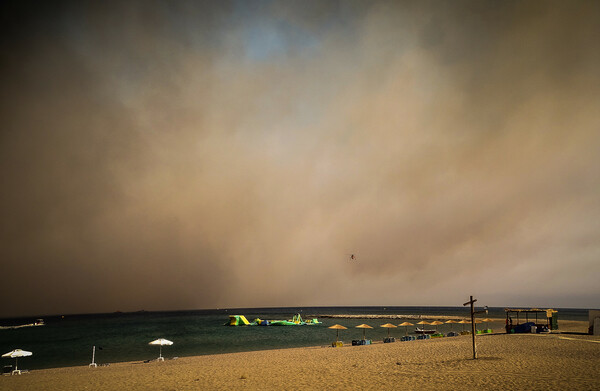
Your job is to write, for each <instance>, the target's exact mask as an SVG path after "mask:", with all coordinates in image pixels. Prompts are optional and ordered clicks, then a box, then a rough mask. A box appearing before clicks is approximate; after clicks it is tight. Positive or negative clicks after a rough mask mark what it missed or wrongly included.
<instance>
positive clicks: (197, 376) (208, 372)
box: [0, 322, 600, 391]
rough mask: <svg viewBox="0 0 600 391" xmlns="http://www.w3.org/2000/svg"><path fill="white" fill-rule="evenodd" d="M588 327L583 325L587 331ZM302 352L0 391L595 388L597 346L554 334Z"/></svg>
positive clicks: (133, 366) (188, 361)
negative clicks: (474, 343) (474, 351)
mask: <svg viewBox="0 0 600 391" xmlns="http://www.w3.org/2000/svg"><path fill="white" fill-rule="evenodd" d="M580 323H582V322H580ZM471 348H472V346H471V337H470V336H459V337H452V338H438V339H431V340H422V341H412V342H396V343H387V344H384V343H376V344H373V345H367V346H349V345H345V346H344V347H342V348H331V347H321V346H313V347H301V348H284V349H274V350H264V351H252V352H237V353H223V354H213V355H203V356H189V357H179V358H177V359H172V360H166V361H164V362H157V361H151V362H148V363H144V362H139V361H129V362H121V363H115V364H111V365H110V366H107V367H98V368H89V367H87V366H76V367H63V368H52V369H41V370H35V371H31V372H30V373H27V374H23V375H21V376H2V377H0V388H3V389H4V388H6V389H11V390H14V391H19V390H28V389H63V390H84V389H93V390H99V391H108V390H118V389H128V390H165V389H167V390H171V389H176V390H198V389H219V390H220V389H223V390H225V389H230V388H231V387H244V388H247V389H265V390H274V389H281V388H289V387H290V386H293V387H295V388H300V389H306V388H309V387H310V388H313V389H315V388H316V389H337V390H350V389H373V390H375V389H378V390H379V389H398V388H400V387H406V388H408V389H426V390H428V389H438V390H439V389H449V388H454V387H457V388H458V387H460V388H461V389H476V388H477V389H492V390H494V389H499V390H500V389H507V388H509V389H534V390H535V389H539V390H542V389H561V388H567V389H594V388H598V387H599V386H600V365H599V364H600V338H598V337H594V336H588V335H585V336H583V335H582V336H576V337H562V336H561V335H560V333H551V334H544V335H540V334H510V335H509V334H502V333H498V334H490V335H483V336H477V351H478V357H479V358H478V359H477V360H473V359H472V352H471Z"/></svg>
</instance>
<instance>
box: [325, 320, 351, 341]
mask: <svg viewBox="0 0 600 391" xmlns="http://www.w3.org/2000/svg"><path fill="white" fill-rule="evenodd" d="M328 329H334V330H336V331H337V335H336V337H335V342H338V341H339V340H340V330H347V329H348V327H344V326H342V325H341V324H334V325H333V326H329V327H328Z"/></svg>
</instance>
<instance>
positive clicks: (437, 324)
mask: <svg viewBox="0 0 600 391" xmlns="http://www.w3.org/2000/svg"><path fill="white" fill-rule="evenodd" d="M429 324H430V325H432V326H435V332H436V333H437V327H438V326H439V325H441V324H444V322H440V321H439V320H434V321H433V322H431V323H429Z"/></svg>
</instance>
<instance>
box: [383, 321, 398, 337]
mask: <svg viewBox="0 0 600 391" xmlns="http://www.w3.org/2000/svg"><path fill="white" fill-rule="evenodd" d="M380 327H385V328H386V329H387V330H388V338H389V337H390V329H393V328H396V327H397V326H396V325H394V324H391V323H386V324H382V325H381V326H380Z"/></svg>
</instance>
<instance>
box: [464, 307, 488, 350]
mask: <svg viewBox="0 0 600 391" xmlns="http://www.w3.org/2000/svg"><path fill="white" fill-rule="evenodd" d="M476 301H477V299H473V296H470V300H469V301H467V302H466V303H464V304H463V306H465V305H467V304H471V335H472V337H473V360H476V359H477V346H476V345H475V314H481V313H486V314H487V313H488V307H487V306H485V307H484V310H483V311H475V307H474V306H473V304H475V302H476Z"/></svg>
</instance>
